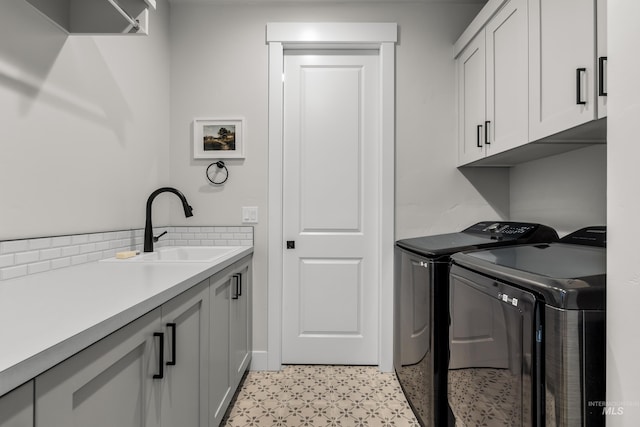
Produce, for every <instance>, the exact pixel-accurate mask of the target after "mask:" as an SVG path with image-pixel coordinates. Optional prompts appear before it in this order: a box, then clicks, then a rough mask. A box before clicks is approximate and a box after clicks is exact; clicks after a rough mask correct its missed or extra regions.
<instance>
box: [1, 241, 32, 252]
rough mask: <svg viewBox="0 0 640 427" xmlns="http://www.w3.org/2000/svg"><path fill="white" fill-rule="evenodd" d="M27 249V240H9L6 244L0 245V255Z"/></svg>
mask: <svg viewBox="0 0 640 427" xmlns="http://www.w3.org/2000/svg"><path fill="white" fill-rule="evenodd" d="M28 249H29V241H28V240H11V241H8V242H2V243H0V253H3V254H8V253H15V252H22V251H26V250H28Z"/></svg>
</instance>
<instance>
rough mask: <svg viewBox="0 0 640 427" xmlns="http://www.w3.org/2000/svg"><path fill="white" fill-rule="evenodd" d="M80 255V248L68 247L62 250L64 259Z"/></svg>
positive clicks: (61, 253)
mask: <svg viewBox="0 0 640 427" xmlns="http://www.w3.org/2000/svg"><path fill="white" fill-rule="evenodd" d="M79 253H80V246H67V247H64V248H61V249H60V255H61V256H63V257H67V256H71V255H78V254H79Z"/></svg>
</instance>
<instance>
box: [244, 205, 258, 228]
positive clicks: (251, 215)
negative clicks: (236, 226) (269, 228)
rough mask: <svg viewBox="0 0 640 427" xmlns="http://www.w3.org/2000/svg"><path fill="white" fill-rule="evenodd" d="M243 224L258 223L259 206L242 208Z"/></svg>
mask: <svg viewBox="0 0 640 427" xmlns="http://www.w3.org/2000/svg"><path fill="white" fill-rule="evenodd" d="M242 223H243V224H257V223H258V207H257V206H243V207H242Z"/></svg>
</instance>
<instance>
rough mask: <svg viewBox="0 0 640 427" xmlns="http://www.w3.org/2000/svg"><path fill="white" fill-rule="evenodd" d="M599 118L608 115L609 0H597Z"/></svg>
mask: <svg viewBox="0 0 640 427" xmlns="http://www.w3.org/2000/svg"><path fill="white" fill-rule="evenodd" d="M596 5H597V7H598V9H597V22H596V26H597V27H596V33H597V34H598V42H597V49H598V68H597V71H596V72H597V73H598V118H599V119H601V118H603V117H607V0H597V1H596Z"/></svg>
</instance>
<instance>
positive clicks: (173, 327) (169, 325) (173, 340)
mask: <svg viewBox="0 0 640 427" xmlns="http://www.w3.org/2000/svg"><path fill="white" fill-rule="evenodd" d="M176 327H177V325H176V324H175V323H167V328H170V329H171V360H167V365H168V366H175V364H176Z"/></svg>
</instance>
